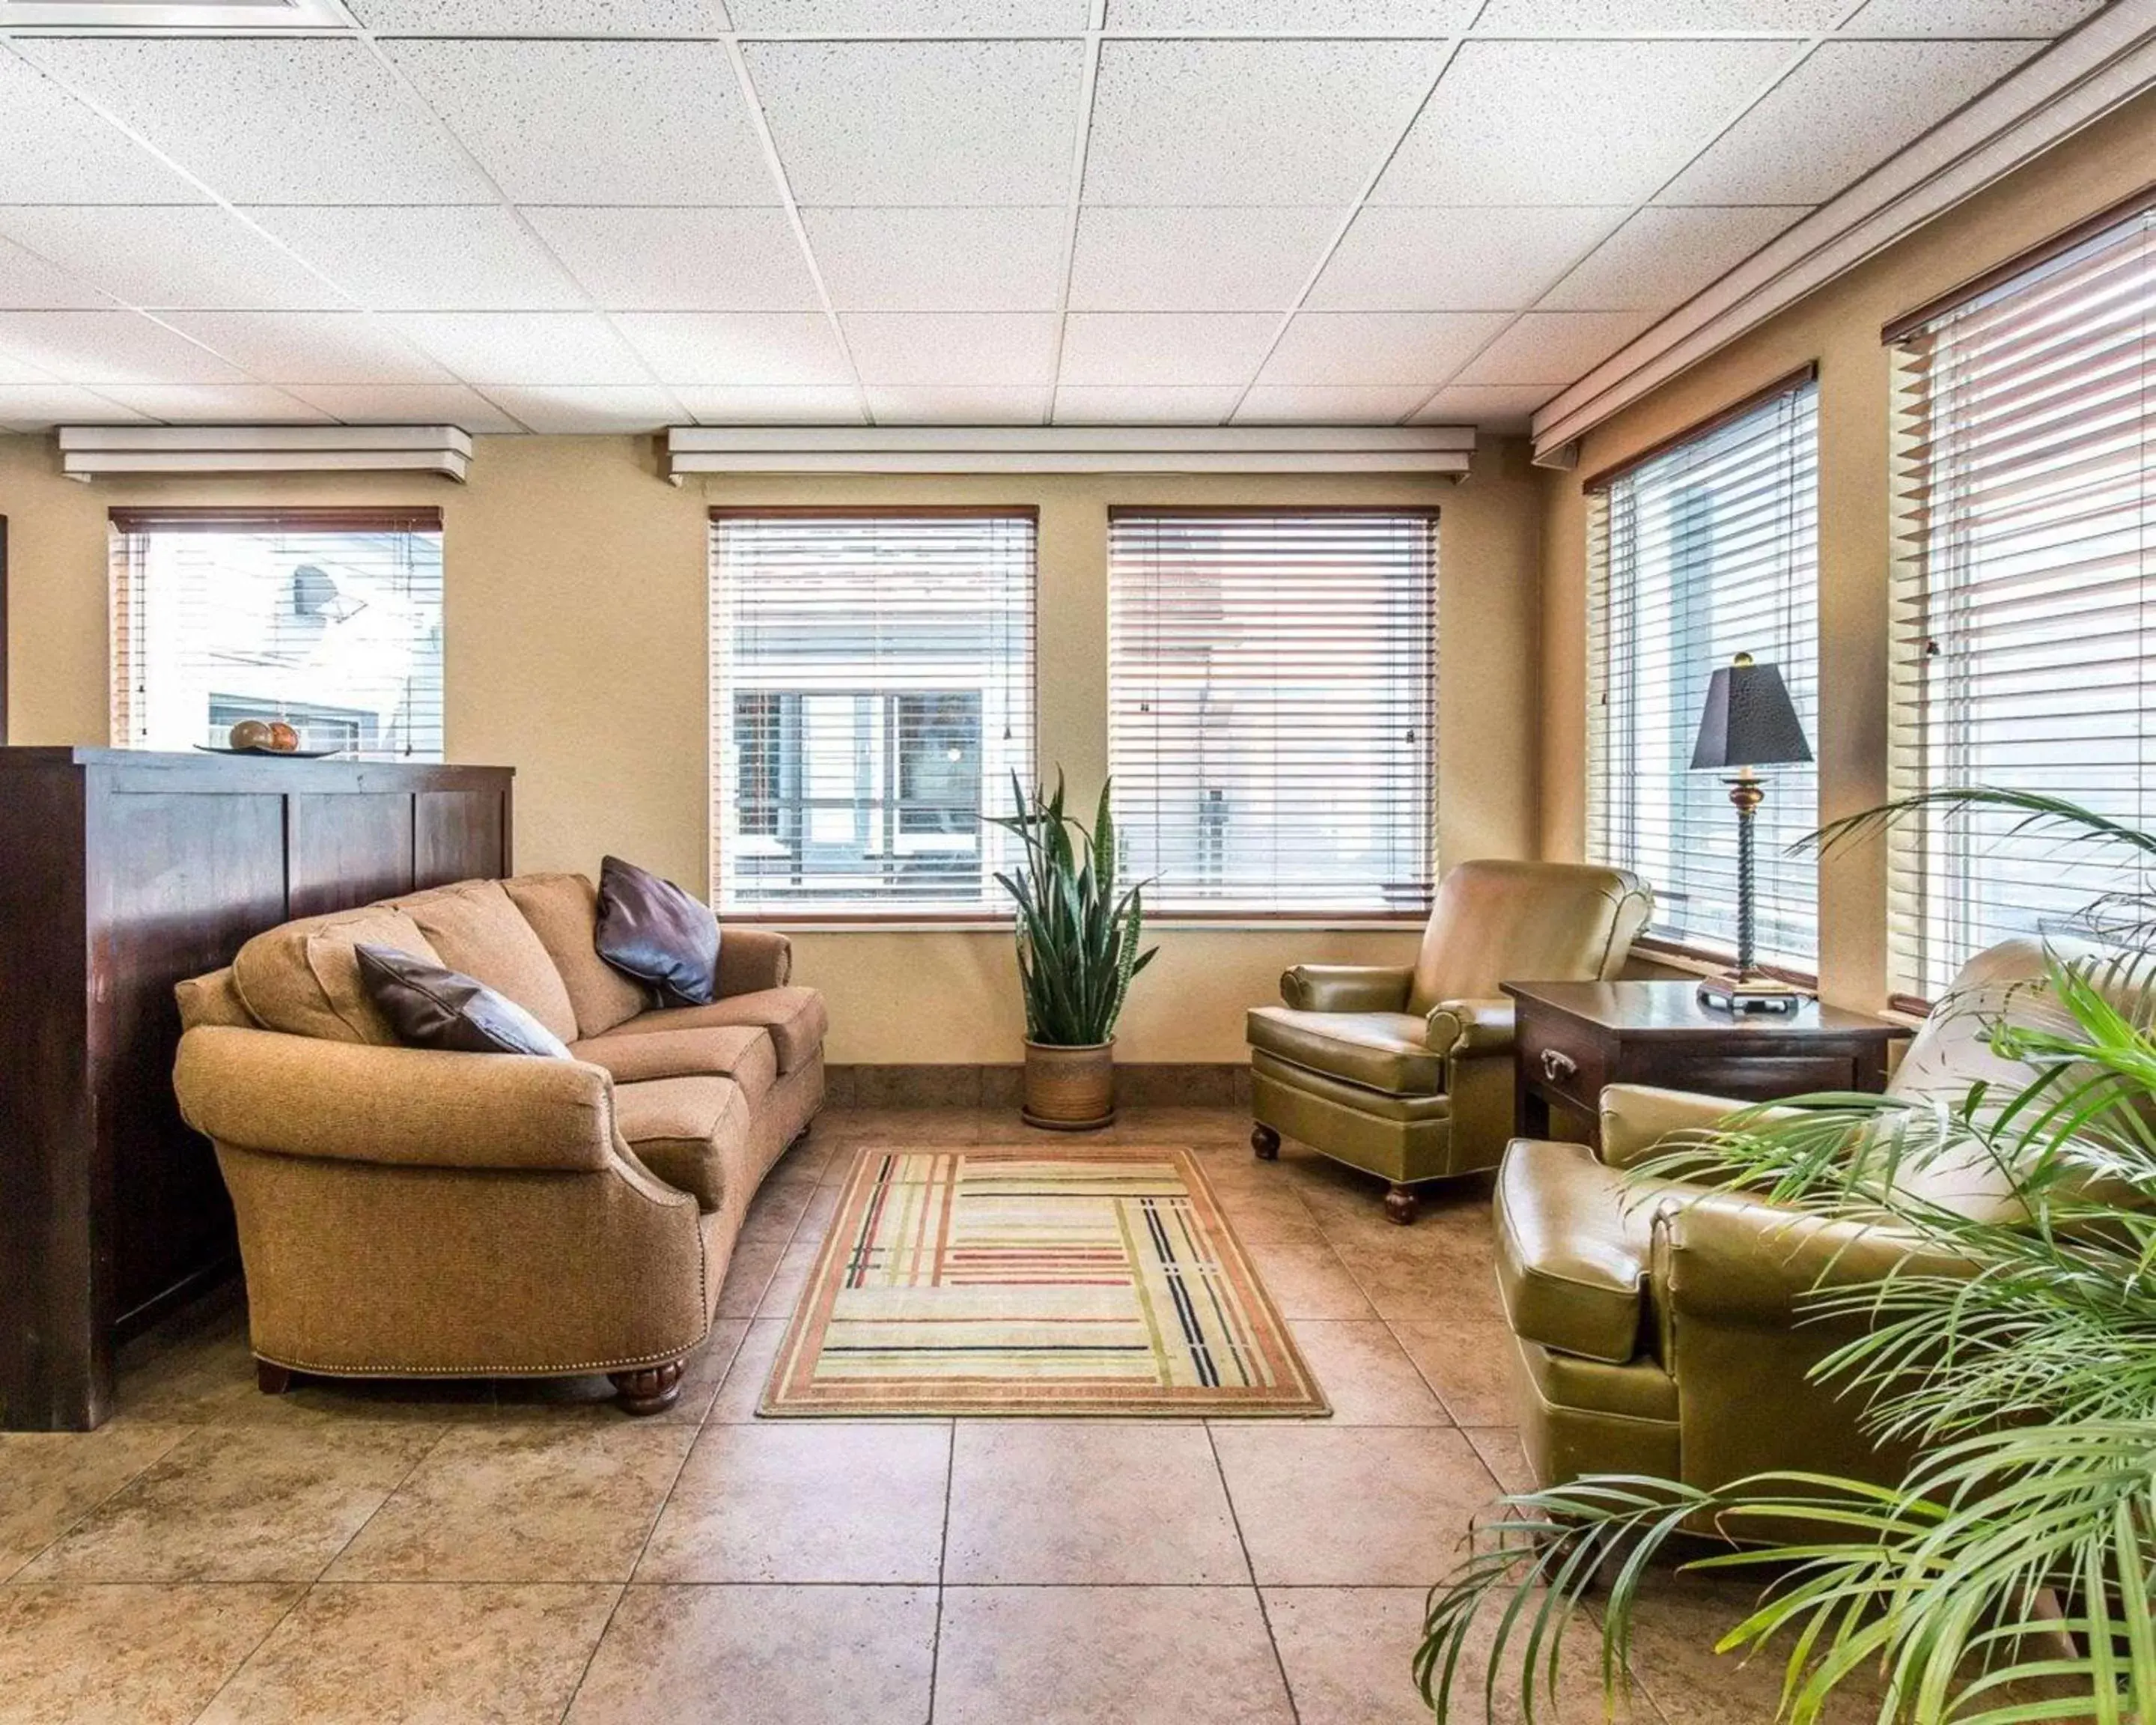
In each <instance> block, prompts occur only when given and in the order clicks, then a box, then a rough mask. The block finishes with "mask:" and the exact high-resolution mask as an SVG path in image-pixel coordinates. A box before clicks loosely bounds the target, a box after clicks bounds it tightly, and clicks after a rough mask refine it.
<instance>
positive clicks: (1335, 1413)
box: [1290, 1318, 1452, 1425]
mask: <svg viewBox="0 0 2156 1725" xmlns="http://www.w3.org/2000/svg"><path fill="white" fill-rule="evenodd" d="M1290 1327H1291V1329H1292V1330H1293V1331H1294V1332H1295V1339H1296V1343H1297V1344H1298V1345H1300V1346H1301V1349H1302V1356H1303V1358H1305V1359H1306V1360H1307V1361H1309V1362H1310V1369H1311V1370H1312V1372H1314V1373H1317V1382H1318V1387H1319V1388H1320V1389H1323V1390H1324V1392H1325V1396H1326V1399H1327V1400H1328V1401H1329V1402H1331V1403H1332V1423H1333V1424H1334V1425H1450V1424H1451V1423H1452V1421H1451V1420H1450V1419H1449V1418H1448V1417H1447V1416H1446V1414H1445V1409H1444V1408H1443V1407H1442V1406H1441V1405H1440V1404H1439V1402H1438V1399H1437V1398H1436V1397H1435V1395H1433V1394H1430V1386H1429V1385H1428V1384H1425V1383H1424V1382H1423V1379H1422V1374H1421V1373H1419V1372H1418V1371H1416V1370H1415V1368H1414V1363H1412V1362H1411V1361H1410V1360H1409V1358H1408V1357H1407V1355H1406V1353H1404V1352H1403V1351H1402V1349H1401V1348H1400V1344H1399V1343H1398V1342H1396V1341H1394V1339H1393V1332H1391V1331H1390V1330H1389V1329H1388V1328H1387V1327H1385V1326H1384V1325H1383V1323H1380V1322H1378V1320H1376V1319H1375V1318H1365V1319H1359V1320H1358V1319H1351V1320H1347V1321H1345V1322H1340V1321H1327V1320H1324V1319H1320V1318H1301V1319H1298V1320H1297V1321H1296V1322H1294V1323H1293V1324H1291V1326H1290Z"/></svg>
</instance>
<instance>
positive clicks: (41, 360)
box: [0, 311, 246, 388]
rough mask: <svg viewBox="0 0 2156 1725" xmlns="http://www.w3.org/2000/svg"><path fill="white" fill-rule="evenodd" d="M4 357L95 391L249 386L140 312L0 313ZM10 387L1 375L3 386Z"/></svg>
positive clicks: (0, 373) (212, 357) (0, 347)
mask: <svg viewBox="0 0 2156 1725" xmlns="http://www.w3.org/2000/svg"><path fill="white" fill-rule="evenodd" d="M0 354H6V355H8V356H10V357H13V358H14V359H17V360H19V361H21V362H23V363H24V364H26V365H28V366H31V367H35V368H36V371H37V372H39V373H42V374H43V376H44V377H47V378H51V379H54V380H56V381H59V382H69V383H87V384H89V385H90V386H91V387H92V388H96V387H98V386H100V385H103V384H106V383H240V382H245V381H246V379H245V378H244V377H242V376H241V374H240V373H239V372H236V371H234V369H233V368H232V367H230V366H228V365H227V364H226V363H225V362H223V360H221V359H219V358H218V357H217V356H216V355H215V354H213V353H210V352H207V351H206V350H205V349H203V348H202V347H198V346H196V345H195V343H193V341H188V340H187V339H186V338H185V337H184V336H179V335H177V334H175V333H174V332H173V331H171V330H168V329H167V328H165V327H164V326H163V325H162V324H159V323H157V322H154V321H151V319H149V318H147V317H145V316H142V315H141V313H140V312H136V311H8V312H0ZM8 381H11V380H10V379H9V378H8V377H7V376H6V374H5V372H4V371H0V382H8ZM20 381H25V382H28V381H34V379H31V378H24V379H21V380H20Z"/></svg>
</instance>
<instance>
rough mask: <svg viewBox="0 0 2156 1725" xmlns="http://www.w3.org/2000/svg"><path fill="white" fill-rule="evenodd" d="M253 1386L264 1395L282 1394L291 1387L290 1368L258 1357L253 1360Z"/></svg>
mask: <svg viewBox="0 0 2156 1725" xmlns="http://www.w3.org/2000/svg"><path fill="white" fill-rule="evenodd" d="M254 1387H255V1388H256V1389H259V1390H260V1391H261V1392H262V1393H263V1394H264V1395H282V1394H284V1393H285V1391H286V1390H288V1389H290V1388H291V1387H292V1368H290V1366H280V1365H276V1364H273V1363H271V1362H270V1361H269V1360H266V1359H258V1360H257V1361H255V1362H254Z"/></svg>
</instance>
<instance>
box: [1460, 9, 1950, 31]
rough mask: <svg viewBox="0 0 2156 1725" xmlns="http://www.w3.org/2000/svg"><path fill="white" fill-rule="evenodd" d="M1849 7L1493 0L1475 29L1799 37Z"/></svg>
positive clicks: (1824, 25) (1823, 25)
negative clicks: (1752, 32) (1762, 32)
mask: <svg viewBox="0 0 2156 1725" xmlns="http://www.w3.org/2000/svg"><path fill="white" fill-rule="evenodd" d="M1918 3H1920V4H1923V5H1929V4H1931V3H1933V0H1918ZM1848 9H1849V0H1490V3H1489V5H1487V6H1486V7H1485V8H1483V11H1482V16H1481V18H1480V19H1479V20H1478V21H1477V23H1476V30H1477V31H1478V32H1479V33H1496V34H1504V33H1512V32H1514V31H1517V32H1518V33H1521V34H1522V35H1528V36H1541V35H1550V36H1570V35H1589V34H1594V33H1603V32H1608V33H1613V34H1622V35H1631V36H1647V35H1654V34H1657V33H1661V32H1663V31H1672V32H1682V31H1687V30H1706V31H1716V30H1773V31H1777V32H1779V33H1781V34H1783V35H1785V36H1797V35H1804V34H1808V33H1810V32H1812V31H1815V30H1825V29H1827V28H1831V26H1832V25H1833V23H1834V21H1835V18H1837V17H1838V16H1839V15H1840V14H1841V13H1844V12H1846V11H1847V10H1848Z"/></svg>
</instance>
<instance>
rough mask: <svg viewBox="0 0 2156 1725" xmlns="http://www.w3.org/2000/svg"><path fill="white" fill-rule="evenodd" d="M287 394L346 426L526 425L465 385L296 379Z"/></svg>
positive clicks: (475, 428)
mask: <svg viewBox="0 0 2156 1725" xmlns="http://www.w3.org/2000/svg"><path fill="white" fill-rule="evenodd" d="M286 393H288V394H290V395H296V396H297V397H299V398H300V400H301V401H304V402H306V403H311V405H313V406H315V407H318V408H321V410H322V411H323V412H324V413H327V414H328V415H329V416H330V417H331V418H333V419H339V420H341V421H343V422H344V423H345V424H347V425H457V426H461V427H462V428H463V429H465V430H466V431H470V432H474V433H477V432H495V431H521V430H523V429H524V428H523V427H522V426H521V425H520V424H517V422H516V420H514V419H512V418H510V417H509V415H508V414H506V413H503V412H502V411H501V409H500V408H497V407H495V405H494V403H492V402H490V401H489V400H487V398H485V396H483V395H481V394H480V393H479V392H478V391H477V390H475V389H468V388H465V386H464V385H463V384H461V383H293V384H289V385H287V386H286Z"/></svg>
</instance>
